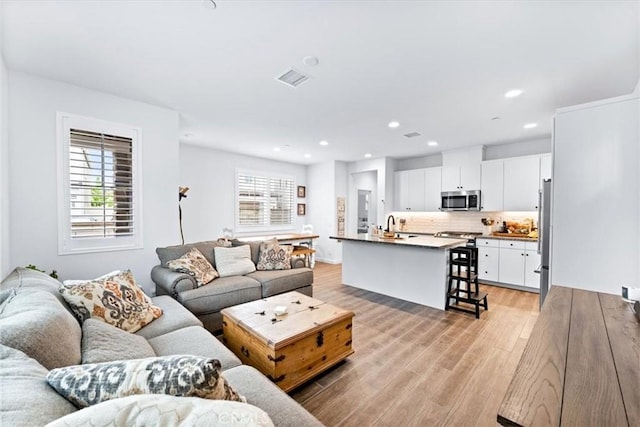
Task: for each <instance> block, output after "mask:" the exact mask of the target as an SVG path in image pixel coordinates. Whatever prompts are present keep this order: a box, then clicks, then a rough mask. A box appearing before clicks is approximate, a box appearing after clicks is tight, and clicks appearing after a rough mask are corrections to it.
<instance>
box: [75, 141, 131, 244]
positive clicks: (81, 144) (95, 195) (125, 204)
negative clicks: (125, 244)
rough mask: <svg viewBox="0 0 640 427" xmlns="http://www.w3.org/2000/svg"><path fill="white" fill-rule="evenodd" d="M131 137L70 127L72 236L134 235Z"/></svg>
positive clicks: (78, 237)
mask: <svg viewBox="0 0 640 427" xmlns="http://www.w3.org/2000/svg"><path fill="white" fill-rule="evenodd" d="M132 145H133V141H132V140H131V138H126V137H121V136H117V135H108V134H104V133H98V132H91V131H88V130H82V129H71V130H70V143H69V190H70V195H71V200H70V202H71V205H70V210H71V215H70V224H69V226H70V227H71V238H72V239H84V238H92V237H93V238H95V237H115V236H132V235H133V233H134V224H133V213H134V207H133V197H134V194H133V167H132V160H133V159H132Z"/></svg>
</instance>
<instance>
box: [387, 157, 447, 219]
mask: <svg viewBox="0 0 640 427" xmlns="http://www.w3.org/2000/svg"><path fill="white" fill-rule="evenodd" d="M441 174H442V168H439V167H438V168H427V169H414V170H408V171H399V172H396V173H395V177H394V178H395V183H394V184H395V185H394V190H395V199H394V203H395V204H394V209H395V210H396V211H418V212H419V211H437V210H438V209H439V208H440V189H441V181H442V175H441Z"/></svg>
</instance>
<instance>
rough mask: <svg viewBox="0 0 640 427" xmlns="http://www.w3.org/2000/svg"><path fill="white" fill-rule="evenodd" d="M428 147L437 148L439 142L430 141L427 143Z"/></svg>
mask: <svg viewBox="0 0 640 427" xmlns="http://www.w3.org/2000/svg"><path fill="white" fill-rule="evenodd" d="M427 145H428V146H429V147H435V146H437V145H438V141H429V142H427Z"/></svg>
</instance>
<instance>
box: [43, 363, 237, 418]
mask: <svg viewBox="0 0 640 427" xmlns="http://www.w3.org/2000/svg"><path fill="white" fill-rule="evenodd" d="M47 381H48V382H49V385H50V386H51V387H53V388H54V389H55V390H56V391H57V392H58V393H60V395H62V396H64V397H65V398H66V399H67V400H69V401H70V402H71V403H73V404H75V405H76V406H78V407H79V408H85V407H87V406H91V405H95V404H98V403H100V402H104V401H107V400H111V399H117V398H119V397H124V396H130V395H132V394H168V395H171V396H184V397H190V396H193V397H202V398H205V399H219V400H234V401H237V402H246V401H247V400H246V399H245V398H244V397H243V396H240V395H239V394H238V393H237V392H236V391H235V390H233V389H232V388H231V386H230V385H229V383H227V380H226V379H225V378H224V377H223V376H222V372H221V365H220V361H218V360H216V359H209V358H206V357H200V356H184V355H178V356H165V357H151V358H148V359H135V360H125V361H117V362H106V363H94V364H89V365H75V366H67V367H65V368H57V369H53V370H51V371H50V372H49V374H48V375H47Z"/></svg>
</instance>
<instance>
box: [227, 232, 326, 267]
mask: <svg viewBox="0 0 640 427" xmlns="http://www.w3.org/2000/svg"><path fill="white" fill-rule="evenodd" d="M274 237H275V238H276V239H277V240H278V242H279V243H291V244H294V243H300V244H303V245H304V246H306V247H304V248H296V249H294V251H293V253H292V254H291V255H294V256H304V257H305V258H307V259H308V266H309V267H311V268H313V267H314V266H315V264H316V257H315V253H316V250H315V249H313V241H314V239H317V238H319V237H320V236H319V235H317V234H301V233H289V234H271V235H268V236H243V237H238V238H237V239H238V240H240V241H241V242H251V241H256V240H268V239H273V238H274Z"/></svg>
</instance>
